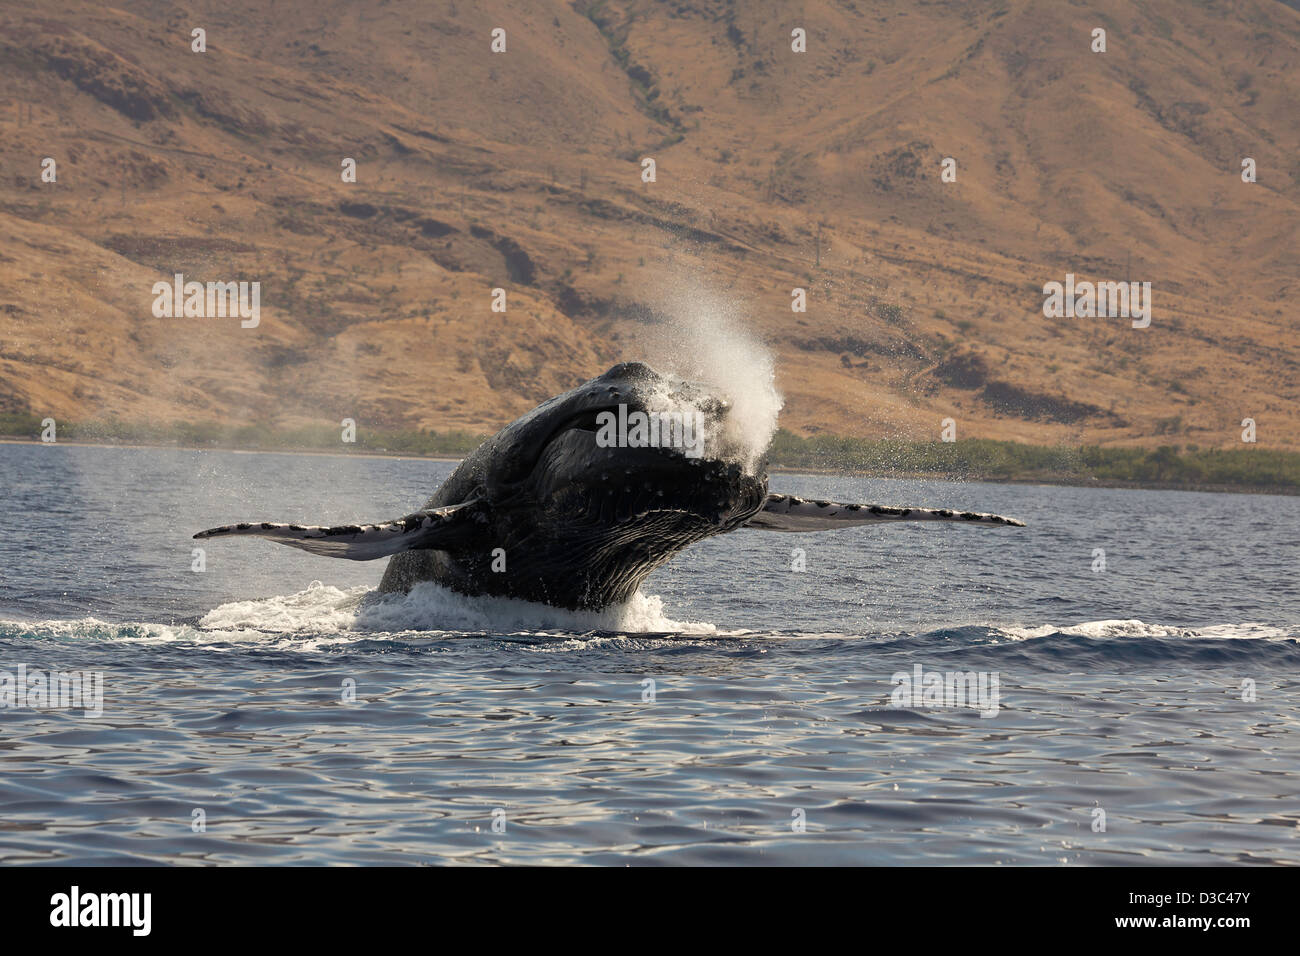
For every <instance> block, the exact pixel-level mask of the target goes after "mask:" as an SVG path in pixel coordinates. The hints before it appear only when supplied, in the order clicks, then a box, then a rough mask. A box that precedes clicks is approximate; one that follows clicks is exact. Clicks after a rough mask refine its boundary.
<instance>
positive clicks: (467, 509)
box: [194, 500, 483, 561]
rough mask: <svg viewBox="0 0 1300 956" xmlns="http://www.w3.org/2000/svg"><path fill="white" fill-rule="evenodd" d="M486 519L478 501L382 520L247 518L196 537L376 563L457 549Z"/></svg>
mask: <svg viewBox="0 0 1300 956" xmlns="http://www.w3.org/2000/svg"><path fill="white" fill-rule="evenodd" d="M482 519H483V512H482V509H481V507H480V504H479V502H478V501H477V500H474V501H467V502H463V503H461V504H458V505H448V506H447V507H445V508H430V509H428V510H427V511H417V512H415V514H410V515H407V516H406V517H405V518H396V519H394V520H392V521H381V522H379V523H378V524H361V525H356V524H352V525H336V526H334V527H331V528H326V527H320V526H315V525H298V524H275V523H272V522H269V521H257V522H245V523H242V524H234V525H227V526H225V527H224V528H209V529H208V530H207V531H200V532H199V533H198V534H196V535H195V536H194V537H196V538H220V537H225V536H226V535H252V536H253V537H257V538H266V539H267V540H269V541H274V542H275V543H276V544H287V545H288V546H289V547H291V548H301V549H302V550H303V551H310V552H311V553H312V554H321V555H324V556H325V557H327V558H348V559H349V560H352V561H373V560H374V559H375V558H383V557H387V556H388V555H390V554H397V553H398V552H399V551H416V550H420V551H428V550H437V549H445V548H449V547H453V546H454V545H456V544H457V543H458V542H460V541H464V540H466V539H467V538H469V537H470V536H471V535H473V534H474V532H475V530H476V524H477V523H478V522H479V521H480V520H482Z"/></svg>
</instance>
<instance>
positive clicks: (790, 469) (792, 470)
mask: <svg viewBox="0 0 1300 956" xmlns="http://www.w3.org/2000/svg"><path fill="white" fill-rule="evenodd" d="M44 444H55V445H66V446H71V447H75V448H138V449H150V448H162V449H172V450H176V451H222V452H230V453H232V454H238V455H311V456H316V457H320V458H381V459H391V460H400V459H419V460H421V461H438V462H447V463H449V464H455V463H457V462H460V461H462V460H463V459H464V456H463V455H462V456H459V457H453V456H450V455H436V454H434V455H424V454H419V453H417V452H389V451H326V450H325V449H322V448H246V447H237V446H228V445H188V444H184V443H181V442H141V441H123V442H115V441H85V440H77V439H68V440H60V441H57V442H42V441H41V440H40V439H38V438H28V437H25V436H22V435H0V445H44ZM767 470H768V472H769V473H770V474H778V475H818V476H842V477H848V478H890V479H894V480H899V481H947V482H953V483H964V482H983V483H986V484H1004V485H1049V486H1059V487H1068V488H1112V489H1119V490H1127V491H1191V492H1205V493H1210V494H1242V495H1284V496H1295V495H1300V488H1296V487H1294V486H1291V485H1245V484H1225V483H1202V484H1191V483H1179V482H1160V481H1125V480H1121V479H1114V478H1094V477H1091V476H1086V475H1071V476H1059V475H1051V474H1036V473H1027V474H1024V475H1016V476H980V475H955V474H952V473H942V472H921V471H904V470H886V471H866V470H864V469H854V468H824V467H818V466H815V465H804V466H800V465H769V466H768V469H767Z"/></svg>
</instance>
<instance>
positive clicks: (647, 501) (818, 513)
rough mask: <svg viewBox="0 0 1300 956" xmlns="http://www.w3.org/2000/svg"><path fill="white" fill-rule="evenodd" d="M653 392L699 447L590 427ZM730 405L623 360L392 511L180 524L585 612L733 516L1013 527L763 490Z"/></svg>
mask: <svg viewBox="0 0 1300 956" xmlns="http://www.w3.org/2000/svg"><path fill="white" fill-rule="evenodd" d="M665 405H667V406H668V407H676V408H678V409H688V410H690V411H693V412H698V413H699V418H700V420H701V421H702V423H703V424H704V426H705V430H706V432H707V433H708V434H710V435H711V436H714V437H713V438H711V439H710V441H709V442H708V443H707V446H706V447H707V453H705V454H698V453H697V454H696V455H695V456H694V457H693V456H692V455H690V454H686V453H684V451H683V449H682V448H681V447H676V446H674V444H673V443H672V441H664V440H661V441H659V442H658V443H657V444H653V445H643V446H640V447H634V446H633V445H632V443H630V442H628V443H611V442H609V441H607V440H601V438H602V436H601V434H600V432H601V430H602V428H603V427H604V425H603V424H602V423H608V422H609V421H611V419H612V417H613V416H615V415H618V416H620V417H619V420H620V421H625V420H626V418H627V416H628V410H632V411H640V412H643V413H647V414H648V413H651V412H654V411H655V410H656V409H658V408H663V407H665ZM620 406H623V407H622V408H620ZM729 413H730V405H729V403H728V402H727V401H726V399H725V398H723V397H722V396H719V395H717V394H714V393H713V392H712V391H711V390H710V389H709V388H708V387H706V386H703V385H699V384H696V383H692V382H685V381H682V380H680V379H670V378H667V377H665V376H662V375H660V374H659V373H658V372H656V371H655V370H654V369H652V368H650V367H649V366H648V365H644V364H642V363H639V362H627V363H623V364H620V365H616V366H614V367H613V368H611V369H610V370H609V371H608V372H606V373H605V374H604V375H601V376H599V377H598V378H594V379H592V380H591V381H589V382H587V383H586V384H583V385H579V386H578V387H577V388H575V389H573V390H572V391H569V392H566V393H565V394H563V395H559V396H557V397H555V398H552V399H550V400H549V401H546V402H543V403H542V404H541V405H539V406H538V407H537V408H535V409H533V410H532V411H531V412H529V413H528V414H526V415H524V416H523V417H522V418H519V419H517V420H516V421H514V422H512V423H511V424H509V425H507V426H506V427H505V428H503V429H502V430H501V431H499V432H498V433H497V434H496V435H494V436H492V437H491V438H489V439H488V440H487V441H485V442H484V443H483V444H482V445H480V446H479V447H478V449H477V450H475V451H474V452H473V453H472V454H470V455H469V456H468V457H467V458H466V459H465V460H464V461H462V462H461V463H460V465H459V467H457V468H456V470H455V471H454V472H452V474H451V476H450V477H449V478H448V479H447V480H446V481H445V482H443V484H442V486H441V487H440V488H439V489H438V490H437V491H436V492H435V493H434V495H433V497H432V498H430V499H429V501H428V503H427V504H426V505H425V506H424V508H423V509H421V510H420V511H417V512H415V513H413V514H409V515H407V516H406V517H404V518H397V519H395V520H391V521H380V522H377V523H375V524H361V525H339V526H335V527H320V526H313V525H298V524H280V523H274V522H260V521H259V522H251V521H250V522H245V523H241V524H235V525H228V526H225V527H221V528H212V529H209V530H207V531H201V532H199V533H198V534H196V535H195V536H194V537H195V538H216V537H223V536H226V535H251V536H254V537H259V538H266V539H268V540H270V541H274V542H276V543H277V544H286V545H289V546H290V547H294V548H301V549H302V550H304V551H309V552H311V553H312V554H319V555H324V556H326V557H333V558H350V559H352V560H357V561H370V560H374V559H376V558H383V557H388V556H390V555H391V556H392V560H391V561H390V562H389V564H388V568H387V570H386V571H385V572H384V577H383V580H382V582H381V583H380V586H379V587H380V590H381V591H385V592H388V591H408V590H410V588H411V587H412V586H414V585H415V584H417V583H419V582H421V581H436V582H438V583H439V584H442V585H444V586H446V587H449V588H451V589H453V590H456V591H460V592H462V593H465V594H489V595H497V596H501V597H511V598H518V599H522V600H526V601H536V602H540V603H543V604H550V605H554V606H557V607H565V608H572V609H587V610H598V609H601V608H605V607H608V606H610V605H612V604H618V603H621V602H624V601H626V600H628V599H629V598H631V596H632V595H633V594H634V593H636V590H637V588H638V587H639V586H640V584H641V582H642V581H643V580H644V579H645V577H646V576H647V575H649V574H650V573H651V572H652V571H654V570H655V569H656V568H658V567H660V566H661V565H663V564H664V563H666V562H667V561H668V560H669V559H670V558H672V556H673V555H675V554H676V553H677V552H678V551H681V550H682V549H683V548H685V547H686V546H687V545H689V544H692V543H694V542H696V541H701V540H703V539H704V538H708V537H711V536H713V535H716V534H724V533H726V532H729V531H735V530H737V529H739V528H757V529H761V530H766V531H792V532H802V531H829V530H833V529H836V528H847V527H854V526H857V525H863V524H876V523H880V522H892V521H957V522H963V523H968V524H980V525H986V526H992V525H1015V526H1021V527H1023V522H1021V521H1018V520H1016V519H1015V518H1005V517H1002V516H1001V515H994V514H984V513H980V512H972V511H954V510H951V509H946V508H898V507H886V506H882V505H869V504H839V503H836V502H831V501H806V500H803V499H801V498H796V497H793V496H791V495H781V494H769V493H768V490H767V474H766V462H765V461H763V460H761V459H760V460H759V461H758V462H757V463H756V464H754V465H752V466H751V465H750V464H749V463H747V462H746V461H745V456H744V455H741V454H738V453H737V450H736V449H734V448H728V447H727V446H726V444H725V440H724V439H722V438H719V437H717V436H719V435H722V434H724V433H725V432H726V429H725V427H724V425H725V419H726V417H727V415H728V414H729ZM669 431H671V430H669ZM680 434H681V433H680V431H672V437H678V436H680ZM660 437H661V439H662V438H663V436H660ZM696 451H697V452H698V449H696Z"/></svg>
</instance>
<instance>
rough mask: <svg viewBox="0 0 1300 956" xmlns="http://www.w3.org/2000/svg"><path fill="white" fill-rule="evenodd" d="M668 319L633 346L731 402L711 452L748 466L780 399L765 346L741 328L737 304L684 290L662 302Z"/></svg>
mask: <svg viewBox="0 0 1300 956" xmlns="http://www.w3.org/2000/svg"><path fill="white" fill-rule="evenodd" d="M662 311H663V312H664V314H666V315H668V316H671V318H669V319H668V320H666V321H664V322H661V323H659V324H656V325H653V326H650V327H648V328H646V329H645V330H644V331H643V332H642V333H641V335H640V336H639V337H638V339H637V343H636V347H637V349H638V350H639V352H640V353H641V354H640V355H639V356H637V357H641V358H643V359H644V360H645V361H646V362H647V363H648V364H649V365H651V366H653V367H654V368H655V369H656V370H657V371H659V372H661V373H663V374H665V375H671V376H676V377H678V378H682V379H687V380H690V381H695V382H700V383H703V384H706V385H709V386H712V387H714V388H716V389H717V390H718V391H719V392H721V394H722V395H723V396H725V397H726V399H727V400H728V401H729V402H730V403H731V410H730V413H729V414H728V415H727V417H726V419H725V426H724V429H723V433H722V434H721V435H718V436H713V437H714V438H715V440H716V442H717V447H715V448H711V449H710V453H711V454H717V455H718V457H721V458H724V459H726V460H730V461H735V462H738V463H740V464H743V465H744V466H745V467H746V468H748V469H750V470H753V469H754V468H755V467H756V466H757V464H758V462H759V461H760V460H761V459H762V457H763V453H764V452H766V450H767V447H768V445H769V444H771V442H772V437H773V436H774V435H775V434H776V426H777V417H778V416H779V414H780V412H781V407H782V405H783V404H784V403H783V401H782V398H781V395H780V393H779V392H778V391H777V388H776V365H775V361H774V359H773V356H772V353H771V351H770V350H769V349H768V348H767V346H766V345H764V344H763V342H762V340H761V339H760V338H759V337H758V335H757V334H756V333H755V332H754V331H753V330H751V329H750V328H748V327H746V325H745V324H744V321H743V319H742V318H741V315H740V311H739V305H738V304H737V303H735V302H727V301H724V300H721V299H719V298H716V297H714V296H711V295H709V294H705V293H702V292H701V291H699V290H698V289H690V290H685V291H682V292H680V293H677V294H676V295H675V296H672V297H671V299H670V301H668V302H666V303H665V304H664V307H663V310H662Z"/></svg>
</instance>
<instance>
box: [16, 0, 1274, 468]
mask: <svg viewBox="0 0 1300 956" xmlns="http://www.w3.org/2000/svg"><path fill="white" fill-rule="evenodd" d="M796 27H800V28H802V29H804V30H806V32H807V52H805V53H795V52H792V50H791V31H792V30H793V29H794V28H796ZM195 28H202V29H203V30H205V31H206V44H207V48H206V51H205V52H202V53H197V52H193V51H192V49H191V31H192V30H193V29H195ZM494 28H501V29H504V30H505V31H506V44H507V45H506V51H505V52H504V53H493V52H491V48H490V47H491V43H492V31H493V29H494ZM1096 28H1101V29H1104V30H1105V31H1106V44H1107V49H1106V52H1104V53H1094V52H1092V51H1091V49H1090V47H1091V45H1092V43H1093V40H1092V31H1093V30H1094V29H1096ZM1298 67H1300V14H1297V12H1296V11H1295V10H1294V9H1292V8H1291V7H1288V6H1286V5H1284V4H1282V3H1278V2H1275V0H1243V2H1231V3H1229V2H1209V3H1188V2H1181V0H1169V2H1161V0H1150V2H1141V3H1139V2H1118V0H1115V2H1112V0H1102V2H1099V3H1096V4H1089V5H1083V4H1065V3H1043V2H1015V0H1005V2H993V3H966V2H961V0H954V2H931V3H924V2H923V3H916V2H913V0H900V2H887V3H870V4H868V3H864V2H852V0H845V2H809V3H807V4H805V5H802V6H801V7H800V8H799V10H798V11H797V12H795V11H792V9H791V6H790V5H789V4H784V3H777V2H765V0H757V2H750V3H726V2H694V0H681V2H674V3H659V2H652V0H633V2H626V3H618V2H606V3H588V2H578V3H571V4H570V3H549V4H536V3H522V2H519V3H512V2H501V0H486V2H481V3H469V2H455V3H440V4H428V3H416V2H388V3H379V4H355V3H344V2H341V0H320V2H311V3H308V2H302V3H274V4H272V3H252V2H246V0H245V2H240V0H236V2H215V0H212V2H208V0H203V2H194V3H190V4H187V5H184V6H179V5H172V4H168V3H161V2H134V3H119V4H117V5H115V6H105V5H102V4H92V3H80V2H70V3H66V4H60V5H56V6H55V5H52V6H50V7H48V8H41V7H32V6H31V5H29V4H22V3H8V2H6V3H4V4H0V97H2V98H3V108H2V109H0V412H32V413H35V414H39V415H42V416H44V415H51V416H54V417H56V418H61V419H70V420H89V419H102V420H107V419H118V420H121V421H127V422H142V421H158V422H168V421H192V422H198V421H216V422H223V423H229V424H231V425H236V424H244V423H247V422H250V421H255V422H264V423H269V424H284V425H293V424H302V423H312V422H323V421H324V422H331V421H332V422H337V421H338V420H340V419H341V418H344V417H351V418H354V419H356V420H357V421H358V423H359V424H360V425H361V426H362V427H364V426H365V425H367V424H370V425H384V426H410V427H423V428H437V429H445V428H465V429H470V430H473V431H486V430H490V429H492V428H495V427H497V426H498V425H500V424H501V423H503V422H504V421H506V420H508V419H509V418H511V417H513V416H514V415H516V414H518V413H519V412H521V411H523V410H525V409H526V408H528V407H530V406H531V405H532V404H535V403H536V402H537V401H539V400H540V399H542V398H544V397H546V396H547V395H550V394H553V393H555V392H556V391H559V390H561V389H563V388H565V387H568V386H569V385H572V384H574V383H575V382H577V381H579V380H581V379H582V378H585V377H586V376H588V375H590V374H592V373H595V372H598V371H599V370H601V369H602V368H603V367H604V366H605V365H607V364H608V363H610V362H612V361H615V360H618V359H621V358H631V357H640V356H642V355H645V356H646V357H649V358H650V359H651V360H652V361H653V360H655V359H656V358H665V357H664V356H656V354H655V353H654V352H653V350H652V349H651V351H649V352H648V353H647V349H648V348H650V346H649V345H647V343H653V342H654V341H656V340H657V338H659V337H660V336H659V334H658V331H657V329H658V327H659V326H661V325H662V324H663V323H665V322H672V321H674V320H676V319H678V318H680V317H681V316H682V315H683V314H686V313H691V312H694V313H697V314H698V315H700V316H703V321H705V322H707V321H710V318H711V316H713V315H715V314H716V315H722V314H726V315H729V316H732V317H738V318H739V319H741V320H742V321H743V322H745V323H746V324H748V325H750V326H752V327H753V328H754V329H755V330H757V331H758V332H759V333H760V334H761V335H762V336H763V337H764V338H765V339H766V340H767V341H768V342H769V343H770V344H771V346H772V348H773V349H774V351H775V352H776V354H777V357H778V376H779V384H780V387H781V389H782V391H783V393H784V394H785V396H786V399H787V405H786V410H785V413H784V416H783V420H782V422H783V424H784V425H785V427H787V428H790V429H792V430H794V431H796V432H799V433H808V432H812V431H823V432H832V433H837V434H843V435H854V436H884V435H890V436H893V435H899V436H907V437H912V438H927V437H930V438H934V437H938V432H939V422H940V420H941V419H943V418H946V417H952V418H954V419H955V420H956V421H957V423H958V434H959V436H960V437H974V436H987V437H995V438H1015V439H1020V440H1026V441H1033V442H1039V443H1054V442H1071V443H1073V442H1079V441H1086V442H1099V443H1110V442H1122V443H1138V444H1158V443H1168V442H1170V441H1180V442H1194V443H1199V444H1201V445H1212V446H1219V445H1222V446H1228V445H1231V444H1234V443H1237V442H1238V441H1239V433H1240V422H1241V420H1242V419H1243V418H1246V417H1250V418H1253V419H1255V420H1256V421H1257V423H1258V434H1259V441H1260V444H1261V445H1266V446H1270V447H1279V448H1300V318H1298V317H1297V315H1296V313H1295V310H1294V308H1293V307H1292V299H1293V297H1294V294H1295V292H1296V290H1297V288H1300V264H1298V263H1297V255H1296V253H1297V249H1298V248H1300V241H1298V237H1297V222H1300V199H1298V198H1297V197H1298V196H1300V124H1297V123H1296V116H1297V115H1300V95H1297V94H1298V93H1300V69H1298ZM46 157H49V158H51V159H54V160H55V162H56V164H57V165H56V170H57V182H53V183H51V182H43V181H42V160H43V159H45V158H46ZM646 157H652V158H653V159H654V160H655V163H656V181H655V182H653V183H645V182H642V179H641V171H642V166H641V161H642V159H644V158H646ZM947 157H951V158H953V159H954V160H955V161H956V181H955V182H944V181H943V180H942V179H941V176H940V172H941V163H942V161H943V160H944V159H945V158H947ZM1246 157H1250V158H1251V159H1253V160H1254V161H1255V164H1256V168H1257V177H1258V181H1257V182H1254V183H1245V182H1243V181H1242V177H1241V171H1242V160H1243V159H1244V158H1246ZM345 158H353V159H355V160H356V163H357V176H356V182H354V183H348V182H343V181H342V180H341V177H340V169H341V163H342V161H343V160H344V159H345ZM176 273H182V274H183V275H184V276H185V278H186V279H187V280H191V279H192V280H197V281H202V282H207V281H223V282H230V281H238V280H246V281H250V282H251V281H257V282H260V283H261V316H260V323H259V324H258V325H257V327H256V328H241V327H240V323H239V321H238V320H237V319H229V318H195V317H191V318H184V317H182V318H157V317H155V316H154V315H153V312H152V311H151V307H152V305H153V302H154V294H153V292H152V288H153V285H154V283H155V282H158V281H160V280H163V281H169V280H170V279H171V277H172V276H173V275H174V274H176ZM1067 273H1074V274H1076V275H1077V276H1078V277H1079V279H1080V280H1084V279H1087V280H1091V281H1106V280H1117V281H1125V280H1132V281H1137V282H1150V283H1151V289H1152V291H1151V299H1152V312H1151V323H1150V327H1149V328H1141V329H1135V328H1132V327H1131V323H1130V321H1129V320H1128V319H1126V318H1059V319H1058V318H1046V317H1044V315H1043V293H1042V288H1043V285H1044V283H1046V282H1049V281H1053V280H1055V281H1063V280H1064V278H1065V275H1066V274H1067ZM497 287H500V288H504V289H505V290H506V292H507V303H508V310H507V312H505V313H504V314H501V313H494V312H492V311H491V303H492V296H491V290H492V289H493V288H497ZM795 287H802V288H805V289H806V290H807V299H808V307H807V312H805V313H794V312H792V311H791V307H790V303H791V290H792V289H793V288H795Z"/></svg>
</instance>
